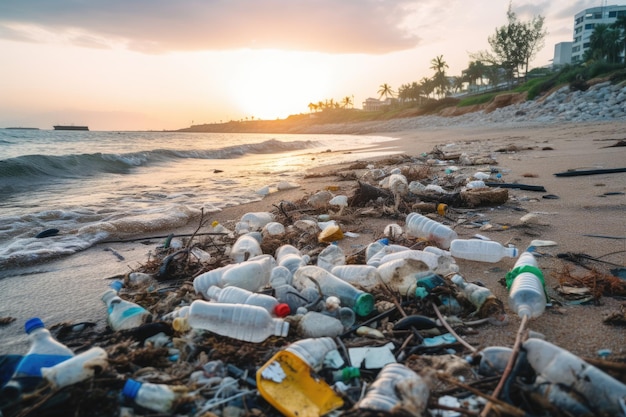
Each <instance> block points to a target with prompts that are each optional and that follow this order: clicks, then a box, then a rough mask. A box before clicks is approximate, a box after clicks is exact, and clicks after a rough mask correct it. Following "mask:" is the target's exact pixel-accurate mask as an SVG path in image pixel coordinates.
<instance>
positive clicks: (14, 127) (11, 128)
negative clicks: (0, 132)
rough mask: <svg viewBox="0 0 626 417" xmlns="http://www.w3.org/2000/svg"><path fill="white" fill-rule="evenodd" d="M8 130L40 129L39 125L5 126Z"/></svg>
mask: <svg viewBox="0 0 626 417" xmlns="http://www.w3.org/2000/svg"><path fill="white" fill-rule="evenodd" d="M5 129H7V130H39V128H38V127H21V126H9V127H5Z"/></svg>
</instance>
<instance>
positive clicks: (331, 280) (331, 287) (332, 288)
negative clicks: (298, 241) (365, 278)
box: [293, 265, 374, 316]
mask: <svg viewBox="0 0 626 417" xmlns="http://www.w3.org/2000/svg"><path fill="white" fill-rule="evenodd" d="M317 285H319V286H320V287H321V290H322V293H323V295H324V297H328V296H331V295H334V296H335V297H337V298H339V300H341V304H342V305H344V306H346V307H351V308H352V309H353V310H354V312H355V313H356V314H357V315H359V316H367V315H368V314H369V313H371V312H372V310H373V309H374V297H373V296H372V295H371V294H369V293H367V292H365V291H362V290H359V289H357V288H355V287H354V286H353V285H351V284H350V283H348V282H346V281H344V280H342V279H341V278H338V277H336V276H334V275H333V274H331V273H330V272H328V271H327V270H325V269H323V268H320V267H318V266H313V265H309V266H304V267H302V268H300V269H298V270H297V271H296V273H295V274H294V276H293V286H294V287H295V288H296V289H298V290H299V291H302V290H303V289H304V288H315V289H317Z"/></svg>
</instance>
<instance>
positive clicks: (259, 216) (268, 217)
mask: <svg viewBox="0 0 626 417" xmlns="http://www.w3.org/2000/svg"><path fill="white" fill-rule="evenodd" d="M239 221H240V222H241V223H247V224H248V227H249V229H250V230H253V231H255V230H261V229H262V228H263V226H265V225H266V224H268V223H270V222H273V221H274V215H273V214H272V213H270V212H269V211H255V212H250V213H246V214H244V215H243V216H241V219H239Z"/></svg>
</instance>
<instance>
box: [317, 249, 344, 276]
mask: <svg viewBox="0 0 626 417" xmlns="http://www.w3.org/2000/svg"><path fill="white" fill-rule="evenodd" d="M345 264H346V255H345V254H344V253H343V249H341V247H339V246H337V245H335V244H330V245H328V246H326V247H325V248H324V250H322V251H321V252H320V253H319V255H317V266H319V267H320V268H324V269H325V270H327V271H329V272H330V270H331V269H333V267H335V266H338V265H345Z"/></svg>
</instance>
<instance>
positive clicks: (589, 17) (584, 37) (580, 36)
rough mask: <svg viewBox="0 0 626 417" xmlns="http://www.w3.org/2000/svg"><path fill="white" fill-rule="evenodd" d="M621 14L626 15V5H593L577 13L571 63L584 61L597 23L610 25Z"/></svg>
mask: <svg viewBox="0 0 626 417" xmlns="http://www.w3.org/2000/svg"><path fill="white" fill-rule="evenodd" d="M620 16H626V5H622V6H617V5H613V6H601V7H591V8H589V9H585V10H583V11H582V12H579V13H577V14H576V15H575V16H574V38H573V42H572V59H571V63H572V64H575V63H577V62H582V61H583V56H584V55H585V51H586V50H587V49H589V37H590V36H591V34H592V33H593V29H594V28H595V27H596V25H598V24H605V25H610V24H611V23H613V22H615V21H616V20H617V18H618V17H620ZM555 52H556V51H555Z"/></svg>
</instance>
